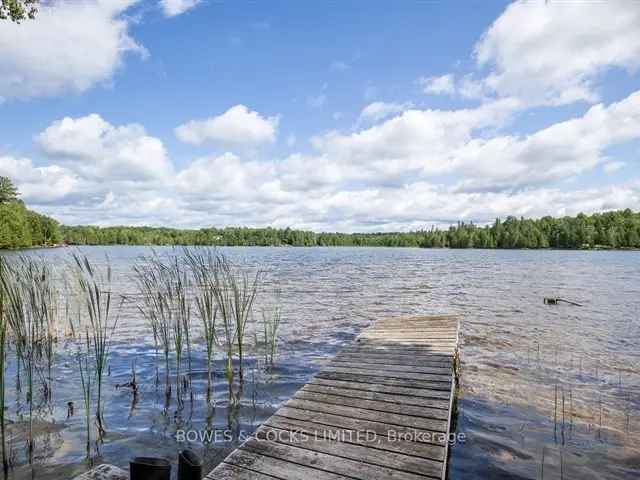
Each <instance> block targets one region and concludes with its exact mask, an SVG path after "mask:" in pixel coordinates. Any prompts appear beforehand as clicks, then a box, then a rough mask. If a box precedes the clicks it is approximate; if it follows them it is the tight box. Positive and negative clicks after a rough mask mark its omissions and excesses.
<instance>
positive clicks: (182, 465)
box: [178, 450, 202, 480]
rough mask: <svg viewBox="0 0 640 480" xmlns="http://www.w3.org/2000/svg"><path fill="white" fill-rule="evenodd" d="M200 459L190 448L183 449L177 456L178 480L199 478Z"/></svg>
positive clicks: (195, 479) (200, 473) (200, 469)
mask: <svg viewBox="0 0 640 480" xmlns="http://www.w3.org/2000/svg"><path fill="white" fill-rule="evenodd" d="M201 479H202V459H201V458H200V457H199V456H198V455H196V454H195V453H194V452H193V451H191V450H183V451H181V452H180V455H179V456H178V480H201Z"/></svg>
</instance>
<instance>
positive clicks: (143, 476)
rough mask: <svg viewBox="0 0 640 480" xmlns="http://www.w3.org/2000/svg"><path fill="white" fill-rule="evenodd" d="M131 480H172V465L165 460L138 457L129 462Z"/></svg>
mask: <svg viewBox="0 0 640 480" xmlns="http://www.w3.org/2000/svg"><path fill="white" fill-rule="evenodd" d="M129 479H130V480H171V463H169V461H168V460H165V459H164V458H152V457H136V458H134V459H133V460H132V461H131V462H129Z"/></svg>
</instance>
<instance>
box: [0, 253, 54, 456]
mask: <svg viewBox="0 0 640 480" xmlns="http://www.w3.org/2000/svg"><path fill="white" fill-rule="evenodd" d="M0 281H1V282H2V290H3V293H4V301H5V315H6V319H7V322H8V325H9V327H10V329H11V334H12V335H13V337H14V342H15V345H16V353H17V357H18V358H17V360H18V364H22V367H23V369H24V372H25V374H26V376H27V403H28V405H29V428H28V433H27V457H28V460H29V462H31V461H32V460H33V450H34V438H33V406H34V380H35V376H36V375H40V376H42V377H44V374H42V370H41V367H42V365H41V362H42V359H43V357H44V351H45V344H46V342H47V315H48V313H47V312H49V311H50V309H51V308H52V307H51V305H50V303H49V302H50V296H49V294H48V293H49V291H50V283H51V270H50V268H49V267H48V265H47V264H46V263H45V262H43V261H41V260H40V259H37V258H33V257H26V256H21V257H18V259H17V260H16V261H15V262H13V263H12V264H11V265H5V268H4V272H3V275H2V278H1V280H0ZM43 382H44V383H45V386H46V385H47V384H46V379H44V380H43Z"/></svg>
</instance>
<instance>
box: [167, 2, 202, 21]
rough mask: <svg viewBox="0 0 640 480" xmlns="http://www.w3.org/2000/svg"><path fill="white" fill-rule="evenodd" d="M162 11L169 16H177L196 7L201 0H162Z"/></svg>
mask: <svg viewBox="0 0 640 480" xmlns="http://www.w3.org/2000/svg"><path fill="white" fill-rule="evenodd" d="M160 3H161V5H162V11H163V12H164V14H165V16H167V17H175V16H176V15H180V14H182V13H184V12H186V11H188V10H191V9H192V8H194V7H196V6H197V5H198V4H199V3H200V0H161V2H160Z"/></svg>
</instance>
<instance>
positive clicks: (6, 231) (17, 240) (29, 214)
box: [0, 177, 62, 249]
mask: <svg viewBox="0 0 640 480" xmlns="http://www.w3.org/2000/svg"><path fill="white" fill-rule="evenodd" d="M61 240H62V237H61V235H60V227H59V225H58V222H57V221H55V220H54V219H53V218H51V217H47V216H46V215H41V214H39V213H37V212H34V211H32V210H29V209H28V208H27V207H26V206H25V205H24V203H23V202H22V200H20V199H18V191H17V190H16V188H15V187H14V186H13V183H12V182H11V180H10V179H9V178H7V177H0V249H7V248H29V247H40V246H46V245H53V244H56V243H58V242H60V241H61Z"/></svg>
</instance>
